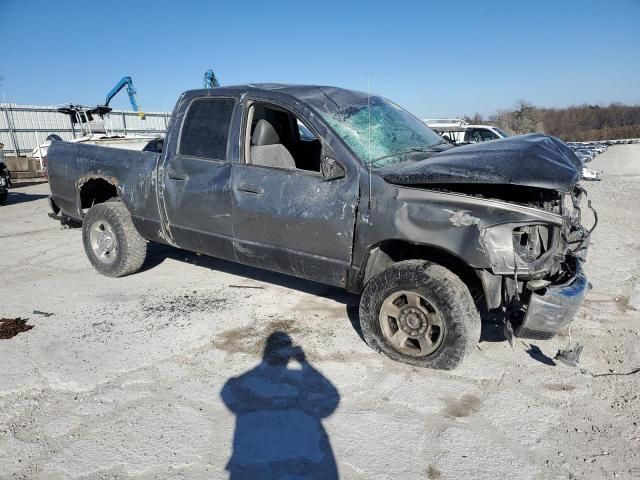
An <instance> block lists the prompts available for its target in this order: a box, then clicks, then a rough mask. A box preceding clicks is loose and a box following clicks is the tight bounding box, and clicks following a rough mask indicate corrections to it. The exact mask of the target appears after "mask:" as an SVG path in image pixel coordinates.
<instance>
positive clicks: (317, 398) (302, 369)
mask: <svg viewBox="0 0 640 480" xmlns="http://www.w3.org/2000/svg"><path fill="white" fill-rule="evenodd" d="M296 363H297V364H298V365H297V366H299V368H293V367H294V366H295V364H296ZM220 395H221V397H222V400H223V401H224V403H225V405H226V406H227V408H229V410H231V411H232V412H233V413H234V414H235V415H236V428H235V433H234V439H233V453H232V455H231V458H230V460H229V462H228V463H227V467H226V469H227V470H228V471H229V473H230V476H229V478H230V479H231V480H240V479H252V480H253V479H271V478H278V479H287V478H289V479H294V478H314V479H315V478H317V479H327V480H330V479H337V478H338V470H337V466H336V461H335V458H334V456H333V451H332V449H331V444H330V442H329V437H328V436H327V432H326V431H325V429H324V427H323V426H322V422H321V420H322V419H323V418H326V417H328V416H329V415H331V414H332V413H333V412H334V410H335V409H336V408H337V406H338V403H339V402H340V395H339V393H338V390H337V389H336V387H335V386H334V385H333V384H332V383H331V382H330V381H329V380H328V379H327V378H325V377H324V376H323V375H322V374H321V373H320V372H319V371H318V370H316V369H315V368H314V367H313V366H312V365H311V364H310V363H309V362H308V361H307V359H306V356H305V354H304V351H303V349H302V348H301V347H299V346H294V345H293V344H292V341H291V337H289V335H288V334H286V333H285V332H281V331H277V332H274V333H272V334H271V335H270V336H269V338H268V339H267V342H266V345H265V349H264V354H263V358H262V361H261V362H260V363H259V364H258V365H257V366H256V367H254V368H253V369H251V370H249V371H247V372H245V373H244V374H242V375H240V376H239V377H234V378H231V379H229V380H228V381H227V383H226V384H225V385H224V387H223V388H222V391H221V393H220Z"/></svg>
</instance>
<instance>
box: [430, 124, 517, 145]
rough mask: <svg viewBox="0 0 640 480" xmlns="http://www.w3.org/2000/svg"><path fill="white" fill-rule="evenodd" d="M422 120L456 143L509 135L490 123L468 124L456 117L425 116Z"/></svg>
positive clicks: (477, 141)
mask: <svg viewBox="0 0 640 480" xmlns="http://www.w3.org/2000/svg"><path fill="white" fill-rule="evenodd" d="M422 121H423V122H424V123H426V124H427V126H429V127H430V128H431V129H433V130H434V131H435V132H437V133H438V134H439V135H440V136H441V137H442V138H444V139H445V140H448V141H450V142H452V143H456V144H463V143H480V142H487V141H489V140H497V139H499V138H506V137H509V136H510V135H509V134H508V133H507V132H505V131H504V130H502V129H500V128H498V127H494V126H492V125H470V124H468V123H466V122H465V121H464V120H461V119H456V118H440V119H428V118H425V119H423V120H422Z"/></svg>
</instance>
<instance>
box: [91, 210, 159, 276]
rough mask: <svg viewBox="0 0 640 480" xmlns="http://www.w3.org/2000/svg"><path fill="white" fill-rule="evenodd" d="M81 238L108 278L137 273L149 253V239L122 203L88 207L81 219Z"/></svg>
mask: <svg viewBox="0 0 640 480" xmlns="http://www.w3.org/2000/svg"><path fill="white" fill-rule="evenodd" d="M82 241H83V244H84V250H85V252H86V254H87V257H88V258H89V261H90V262H91V264H92V265H93V266H94V268H95V269H96V270H98V272H100V273H102V274H103V275H106V276H108V277H122V276H125V275H129V274H131V273H135V272H137V271H138V270H140V267H142V264H143V263H144V260H145V258H146V254H147V242H146V241H145V239H144V238H142V237H141V236H140V234H139V233H138V231H137V230H136V229H135V227H134V226H133V222H132V221H131V215H130V214H129V211H128V210H127V208H126V207H125V206H124V205H123V204H122V203H120V202H106V203H100V204H98V205H94V206H93V207H91V208H90V209H89V212H88V213H87V214H86V215H85V217H84V220H83V222H82Z"/></svg>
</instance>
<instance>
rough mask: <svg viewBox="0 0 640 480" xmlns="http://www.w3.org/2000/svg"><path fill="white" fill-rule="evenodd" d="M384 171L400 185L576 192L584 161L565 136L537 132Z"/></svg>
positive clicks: (449, 152) (480, 144) (394, 166)
mask: <svg viewBox="0 0 640 480" xmlns="http://www.w3.org/2000/svg"><path fill="white" fill-rule="evenodd" d="M378 173H379V174H380V175H382V177H383V178H384V179H385V180H386V181H388V182H390V183H394V184H399V185H425V184H437V185H446V184H485V185H486V184H501V185H521V186H525V187H537V188H545V189H550V190H557V191H560V192H563V193H570V192H572V191H573V189H574V187H575V185H576V183H577V182H578V180H580V178H581V175H582V162H581V161H580V160H579V159H578V157H577V156H576V155H575V154H574V153H573V152H572V151H571V149H570V148H569V147H567V146H566V145H565V144H564V142H562V141H561V140H559V139H557V138H555V137H551V136H549V135H543V134H539V133H534V134H530V135H519V136H515V137H508V138H503V139H500V140H493V141H490V142H484V143H475V144H472V145H465V146H461V147H455V148H451V149H449V150H446V151H444V152H441V153H437V154H435V155H432V156H430V157H429V158H426V159H424V160H419V161H417V162H403V163H400V164H397V165H393V166H389V167H385V168H383V169H380V170H379V171H378Z"/></svg>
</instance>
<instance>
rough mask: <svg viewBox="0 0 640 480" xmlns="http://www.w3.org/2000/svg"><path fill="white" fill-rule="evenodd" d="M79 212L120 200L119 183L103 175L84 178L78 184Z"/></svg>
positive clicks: (82, 212) (82, 213)
mask: <svg viewBox="0 0 640 480" xmlns="http://www.w3.org/2000/svg"><path fill="white" fill-rule="evenodd" d="M77 192H78V200H77V201H78V212H79V213H80V214H81V215H83V216H84V212H85V211H86V210H87V209H89V208H91V207H92V206H93V205H97V204H99V203H104V202H106V201H108V200H112V199H114V198H119V191H118V182H117V180H116V179H115V178H112V177H107V176H105V175H101V174H92V175H88V176H85V177H82V178H81V179H80V180H79V181H78V184H77Z"/></svg>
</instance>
